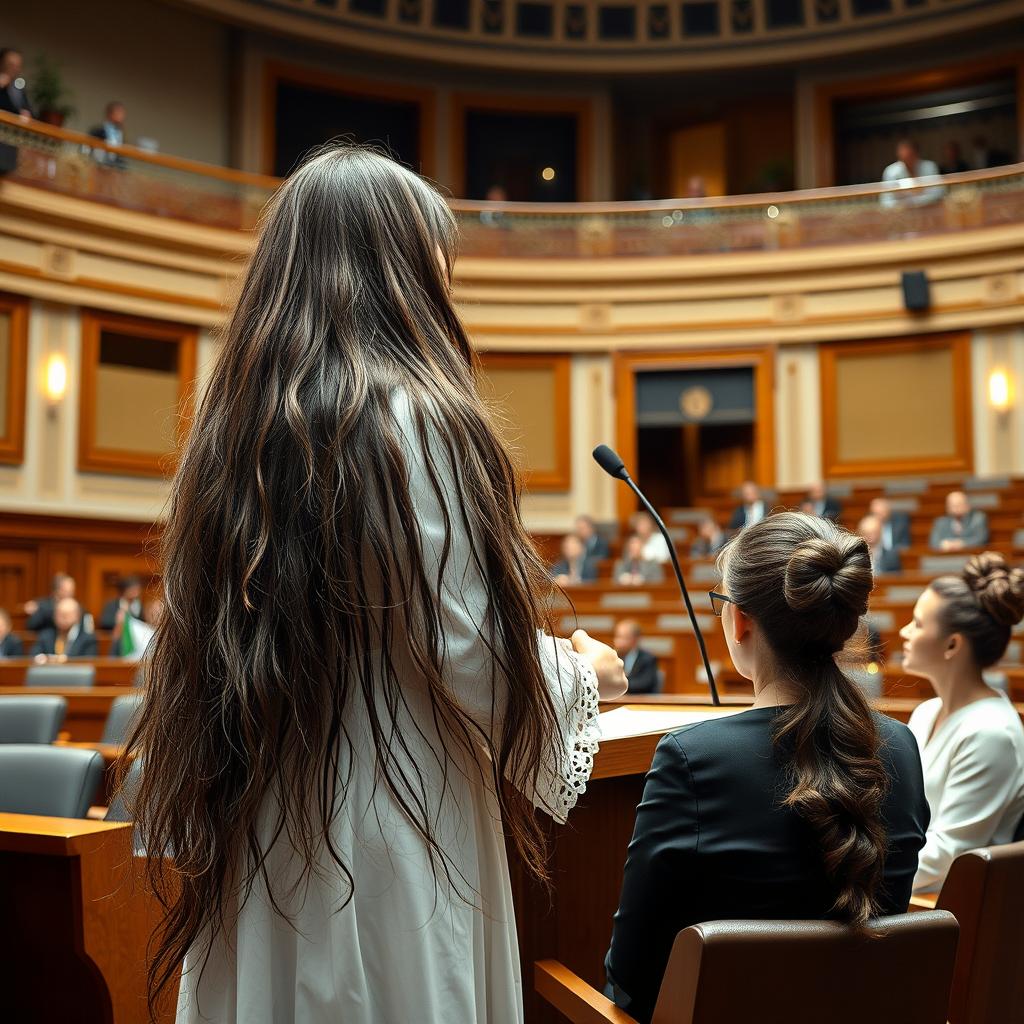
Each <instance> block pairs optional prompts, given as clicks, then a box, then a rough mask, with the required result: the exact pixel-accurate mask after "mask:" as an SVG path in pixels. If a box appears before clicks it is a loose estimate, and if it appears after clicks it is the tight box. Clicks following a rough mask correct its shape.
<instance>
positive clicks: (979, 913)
mask: <svg viewBox="0 0 1024 1024" xmlns="http://www.w3.org/2000/svg"><path fill="white" fill-rule="evenodd" d="M936 908H937V909H941V910H948V911H949V912H950V913H951V914H953V916H954V917H956V919H957V921H958V922H959V924H960V948H959V949H958V951H957V957H956V967H955V969H954V971H953V988H952V991H951V992H950V997H949V1021H950V1024H1008V1022H1009V1021H1019V1020H1022V1019H1024V842H1017V843H1010V844H1007V845H1005V846H991V847H988V848H987V849H982V850H971V851H969V852H968V853H963V854H961V855H960V856H959V857H957V858H956V860H954V861H953V864H952V865H951V867H950V869H949V874H948V875H947V876H946V880H945V882H943V884H942V891H941V892H940V893H939V899H938V902H937V903H936Z"/></svg>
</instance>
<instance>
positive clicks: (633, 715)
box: [598, 707, 747, 740]
mask: <svg viewBox="0 0 1024 1024" xmlns="http://www.w3.org/2000/svg"><path fill="white" fill-rule="evenodd" d="M746 710H747V709H746V708H745V707H734V708H712V707H709V708H708V709H707V710H706V711H704V710H700V711H694V710H693V709H692V708H687V709H685V710H684V709H679V710H677V709H675V708H650V709H648V708H643V709H640V708H613V709H612V710H611V711H602V712H601V714H600V715H598V724H599V725H600V726H601V739H602V740H620V739H624V738H625V737H627V736H646V735H649V734H650V733H652V732H669V731H670V730H671V729H678V728H679V727H680V726H681V725H690V724H692V723H693V722H703V721H704V720H705V719H707V718H720V717H721V716H722V715H735V714H738V713H739V712H740V711H746Z"/></svg>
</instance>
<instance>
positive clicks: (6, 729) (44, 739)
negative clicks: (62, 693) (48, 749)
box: [0, 694, 68, 743]
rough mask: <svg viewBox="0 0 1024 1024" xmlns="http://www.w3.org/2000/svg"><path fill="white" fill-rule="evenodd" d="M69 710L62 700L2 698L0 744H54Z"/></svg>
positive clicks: (42, 697) (48, 698) (52, 698)
mask: <svg viewBox="0 0 1024 1024" xmlns="http://www.w3.org/2000/svg"><path fill="white" fill-rule="evenodd" d="M67 709H68V702H67V701H66V700H65V699H64V698H63V697H51V696H48V695H45V694H38V695H37V696H35V697H0V743H52V742H53V741H54V740H55V739H56V738H57V733H58V732H60V727H61V726H62V725H63V724H64V715H65V713H66V712H67Z"/></svg>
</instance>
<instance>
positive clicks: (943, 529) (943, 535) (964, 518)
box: [928, 491, 988, 551]
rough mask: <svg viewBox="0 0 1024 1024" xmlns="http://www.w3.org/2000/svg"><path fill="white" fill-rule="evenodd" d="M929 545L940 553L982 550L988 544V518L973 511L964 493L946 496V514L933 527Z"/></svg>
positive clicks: (978, 511) (959, 492)
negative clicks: (973, 549) (970, 549)
mask: <svg viewBox="0 0 1024 1024" xmlns="http://www.w3.org/2000/svg"><path fill="white" fill-rule="evenodd" d="M928 543H929V544H930V545H931V547H933V548H935V549H936V550H939V551H959V550H961V549H962V548H980V547H982V546H983V545H984V544H987V543H988V516H986V515H985V513H984V512H982V511H981V509H972V508H971V503H970V502H969V501H968V500H967V495H966V494H964V492H963V491H953V492H951V493H950V494H948V495H947V496H946V514H945V515H944V516H939V517H938V519H936V520H935V522H934V524H933V525H932V532H931V537H930V538H929V541H928Z"/></svg>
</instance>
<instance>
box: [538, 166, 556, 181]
mask: <svg viewBox="0 0 1024 1024" xmlns="http://www.w3.org/2000/svg"><path fill="white" fill-rule="evenodd" d="M540 176H541V177H542V178H543V179H544V180H545V181H554V180H555V169H554V167H545V168H544V170H542V171H541V172H540Z"/></svg>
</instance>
